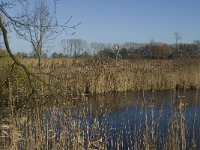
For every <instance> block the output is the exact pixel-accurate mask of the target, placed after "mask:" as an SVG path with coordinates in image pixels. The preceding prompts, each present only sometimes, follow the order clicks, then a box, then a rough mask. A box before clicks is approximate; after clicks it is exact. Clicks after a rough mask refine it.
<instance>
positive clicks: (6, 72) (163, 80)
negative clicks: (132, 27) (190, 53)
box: [0, 58, 200, 150]
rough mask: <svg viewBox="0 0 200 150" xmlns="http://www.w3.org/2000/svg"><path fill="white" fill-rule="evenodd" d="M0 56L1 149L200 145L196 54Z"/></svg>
mask: <svg viewBox="0 0 200 150" xmlns="http://www.w3.org/2000/svg"><path fill="white" fill-rule="evenodd" d="M1 59H4V61H2V63H1V65H2V67H1V84H2V86H1V113H0V115H1V116H0V118H1V121H0V122H1V126H0V134H1V138H0V142H1V144H0V145H1V149H78V150H79V149H128V148H129V149H198V148H199V146H200V138H199V134H200V128H199V126H200V120H199V118H200V116H199V112H200V107H199V104H200V102H199V99H200V96H199V93H198V88H199V84H200V80H199V79H200V78H199V76H200V72H199V71H200V68H199V67H200V66H199V64H200V63H199V60H198V59H193V60H191V59H188V60H187V61H185V60H181V59H172V60H143V59H140V60H132V61H130V60H118V61H116V60H110V59H106V60H99V59H93V58H92V59H69V58H68V59H42V61H41V66H40V67H41V69H42V71H43V73H41V72H38V73H37V71H38V62H37V60H36V59H30V58H27V59H21V60H20V61H22V62H23V63H25V64H26V65H27V66H28V67H29V68H30V69H32V70H34V71H35V72H36V75H37V76H38V77H40V79H42V80H36V79H33V80H32V81H33V85H34V87H35V88H36V90H37V93H35V94H31V95H30V94H29V93H30V85H29V84H28V78H27V76H26V74H25V73H24V72H23V70H22V68H20V67H17V66H14V67H12V63H10V61H9V59H8V58H1ZM11 70H12V71H11ZM41 81H45V83H47V84H49V85H51V86H50V88H51V91H50V90H49V88H48V86H47V85H46V84H45V83H44V82H41Z"/></svg>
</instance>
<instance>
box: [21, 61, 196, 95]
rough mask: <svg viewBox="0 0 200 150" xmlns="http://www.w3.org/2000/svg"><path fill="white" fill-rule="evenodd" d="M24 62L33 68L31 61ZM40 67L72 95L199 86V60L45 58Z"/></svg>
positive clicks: (33, 62)
mask: <svg viewBox="0 0 200 150" xmlns="http://www.w3.org/2000/svg"><path fill="white" fill-rule="evenodd" d="M24 62H26V64H29V65H30V66H32V67H35V68H36V67H37V61H36V60H34V59H32V60H29V59H25V60H24ZM42 68H43V70H44V71H45V72H47V73H50V74H52V75H55V76H57V77H59V80H58V78H57V79H55V78H54V79H50V80H51V83H53V84H54V85H57V86H62V89H65V90H67V89H68V90H70V91H73V92H76V93H80V92H84V91H85V89H88V90H89V91H90V92H91V93H105V92H113V91H116V92H122V91H136V90H169V89H175V88H176V87H179V88H181V89H191V88H199V87H200V60H191V59H187V60H181V59H180V60H135V61H131V60H119V61H118V62H116V61H115V60H96V59H45V60H43V62H42Z"/></svg>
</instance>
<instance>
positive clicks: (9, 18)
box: [0, 0, 80, 91]
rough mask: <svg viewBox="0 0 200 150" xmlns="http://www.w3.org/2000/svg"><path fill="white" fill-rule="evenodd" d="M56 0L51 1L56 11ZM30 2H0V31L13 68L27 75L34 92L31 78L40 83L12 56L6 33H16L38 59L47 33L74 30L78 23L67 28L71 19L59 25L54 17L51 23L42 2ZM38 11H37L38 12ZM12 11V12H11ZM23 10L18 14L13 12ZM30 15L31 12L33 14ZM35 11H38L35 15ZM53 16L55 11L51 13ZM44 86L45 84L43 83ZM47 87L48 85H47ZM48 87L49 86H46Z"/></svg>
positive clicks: (24, 0)
mask: <svg viewBox="0 0 200 150" xmlns="http://www.w3.org/2000/svg"><path fill="white" fill-rule="evenodd" d="M57 1H58V0H53V2H54V6H55V7H54V9H56V3H57ZM32 2H33V1H32V0H11V1H8V0H1V1H0V29H1V31H2V34H3V39H4V45H5V48H6V50H7V52H8V54H9V56H10V57H11V58H12V60H13V66H14V65H18V66H20V67H22V68H23V69H24V71H25V72H26V74H27V77H28V80H29V83H30V86H31V87H32V91H35V89H34V86H33V84H32V78H37V79H38V80H40V81H41V82H44V81H42V80H41V79H40V78H39V77H38V76H37V75H36V74H35V73H34V72H32V71H31V70H29V69H28V68H27V66H26V65H24V64H23V63H21V62H20V61H19V60H18V59H17V58H16V57H15V55H14V54H13V52H12V50H11V48H10V44H9V39H8V32H9V31H10V30H13V29H14V30H13V31H16V33H17V34H18V35H19V36H21V37H23V38H24V39H26V40H27V41H29V42H31V44H32V46H33V47H34V50H37V51H36V52H37V54H38V57H40V54H41V52H42V51H41V50H42V47H43V43H44V41H45V40H46V39H48V38H49V35H48V34H47V33H51V32H53V31H56V33H58V32H61V31H63V30H66V29H69V28H70V29H75V28H76V27H77V26H78V25H79V24H80V23H78V24H76V25H73V26H68V23H69V21H70V20H71V17H70V18H69V19H68V20H67V21H66V22H65V23H64V24H61V25H60V24H59V23H58V20H57V19H56V17H54V19H55V21H54V22H52V17H51V15H49V12H50V10H49V8H48V7H47V6H46V5H45V3H41V2H43V1H42V0H41V1H40V2H39V3H37V4H36V5H33V3H32ZM29 5H31V6H32V7H33V10H29V9H28V6H29ZM38 9H39V10H40V11H39V10H38ZM11 10H12V11H11ZM17 10H20V11H21V10H23V11H21V12H19V13H17V12H15V13H12V12H13V11H17ZM34 11H35V13H33V14H31V13H32V12H34ZM36 11H38V12H37V13H36ZM53 12H54V15H55V13H56V11H53ZM29 15H30V16H29ZM46 16H49V18H48V19H47V20H45V19H46V18H45V17H46ZM27 31H28V32H27ZM44 84H45V83H44ZM47 85H48V84H47ZM48 86H49V85H48Z"/></svg>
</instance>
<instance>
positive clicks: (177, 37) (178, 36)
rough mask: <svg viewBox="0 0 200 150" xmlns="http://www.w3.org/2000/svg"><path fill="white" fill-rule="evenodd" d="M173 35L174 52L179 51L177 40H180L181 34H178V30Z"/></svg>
mask: <svg viewBox="0 0 200 150" xmlns="http://www.w3.org/2000/svg"><path fill="white" fill-rule="evenodd" d="M174 36H175V39H176V52H177V53H180V52H179V49H178V40H181V36H180V34H179V33H178V32H175V33H174Z"/></svg>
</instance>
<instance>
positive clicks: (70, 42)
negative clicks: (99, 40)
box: [61, 39, 87, 57]
mask: <svg viewBox="0 0 200 150" xmlns="http://www.w3.org/2000/svg"><path fill="white" fill-rule="evenodd" d="M61 44H62V48H63V52H64V54H66V53H68V54H69V56H72V55H73V56H75V57H76V56H77V55H81V54H83V53H84V51H86V50H87V42H86V41H85V40H82V39H63V40H61Z"/></svg>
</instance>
